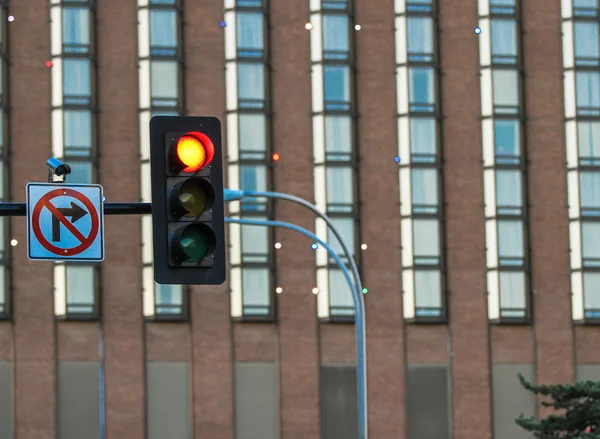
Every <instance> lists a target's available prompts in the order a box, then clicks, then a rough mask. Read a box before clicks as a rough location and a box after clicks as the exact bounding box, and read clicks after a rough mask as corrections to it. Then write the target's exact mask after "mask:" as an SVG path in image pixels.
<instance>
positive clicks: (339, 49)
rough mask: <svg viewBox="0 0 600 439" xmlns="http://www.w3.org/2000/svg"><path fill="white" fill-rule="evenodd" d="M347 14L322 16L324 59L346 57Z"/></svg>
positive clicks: (347, 49) (348, 40) (348, 52)
mask: <svg viewBox="0 0 600 439" xmlns="http://www.w3.org/2000/svg"><path fill="white" fill-rule="evenodd" d="M348 29H349V26H348V16H346V15H324V16H323V56H324V58H325V59H341V60H344V59H348V56H349V55H350V45H349V44H350V38H349V35H348Z"/></svg>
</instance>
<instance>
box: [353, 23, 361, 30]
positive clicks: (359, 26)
mask: <svg viewBox="0 0 600 439" xmlns="http://www.w3.org/2000/svg"><path fill="white" fill-rule="evenodd" d="M354 29H356V30H361V29H362V27H361V25H360V24H357V25H356V26H354Z"/></svg>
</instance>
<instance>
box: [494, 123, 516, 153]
mask: <svg viewBox="0 0 600 439" xmlns="http://www.w3.org/2000/svg"><path fill="white" fill-rule="evenodd" d="M494 143H495V150H496V160H497V161H498V162H503V163H507V160H508V163H514V162H515V159H516V162H517V163H518V158H519V157H520V155H521V137H520V130H519V121H517V120H495V121H494Z"/></svg>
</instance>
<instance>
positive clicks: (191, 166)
mask: <svg viewBox="0 0 600 439" xmlns="http://www.w3.org/2000/svg"><path fill="white" fill-rule="evenodd" d="M175 153H176V155H177V158H178V160H179V162H180V163H181V165H182V167H183V169H182V171H183V172H188V173H191V172H197V171H199V170H200V169H202V168H204V167H205V166H208V165H209V164H210V162H212V159H213V157H214V156H215V147H214V145H213V143H212V141H211V140H210V138H209V137H208V136H207V135H205V134H202V133H198V132H191V133H186V134H184V135H183V136H181V137H180V138H179V139H178V140H177V145H176V146H175Z"/></svg>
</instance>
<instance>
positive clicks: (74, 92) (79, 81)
mask: <svg viewBox="0 0 600 439" xmlns="http://www.w3.org/2000/svg"><path fill="white" fill-rule="evenodd" d="M63 94H64V99H65V103H71V104H80V105H87V104H89V101H90V94H91V85H90V60H89V59H65V60H64V61H63Z"/></svg>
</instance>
